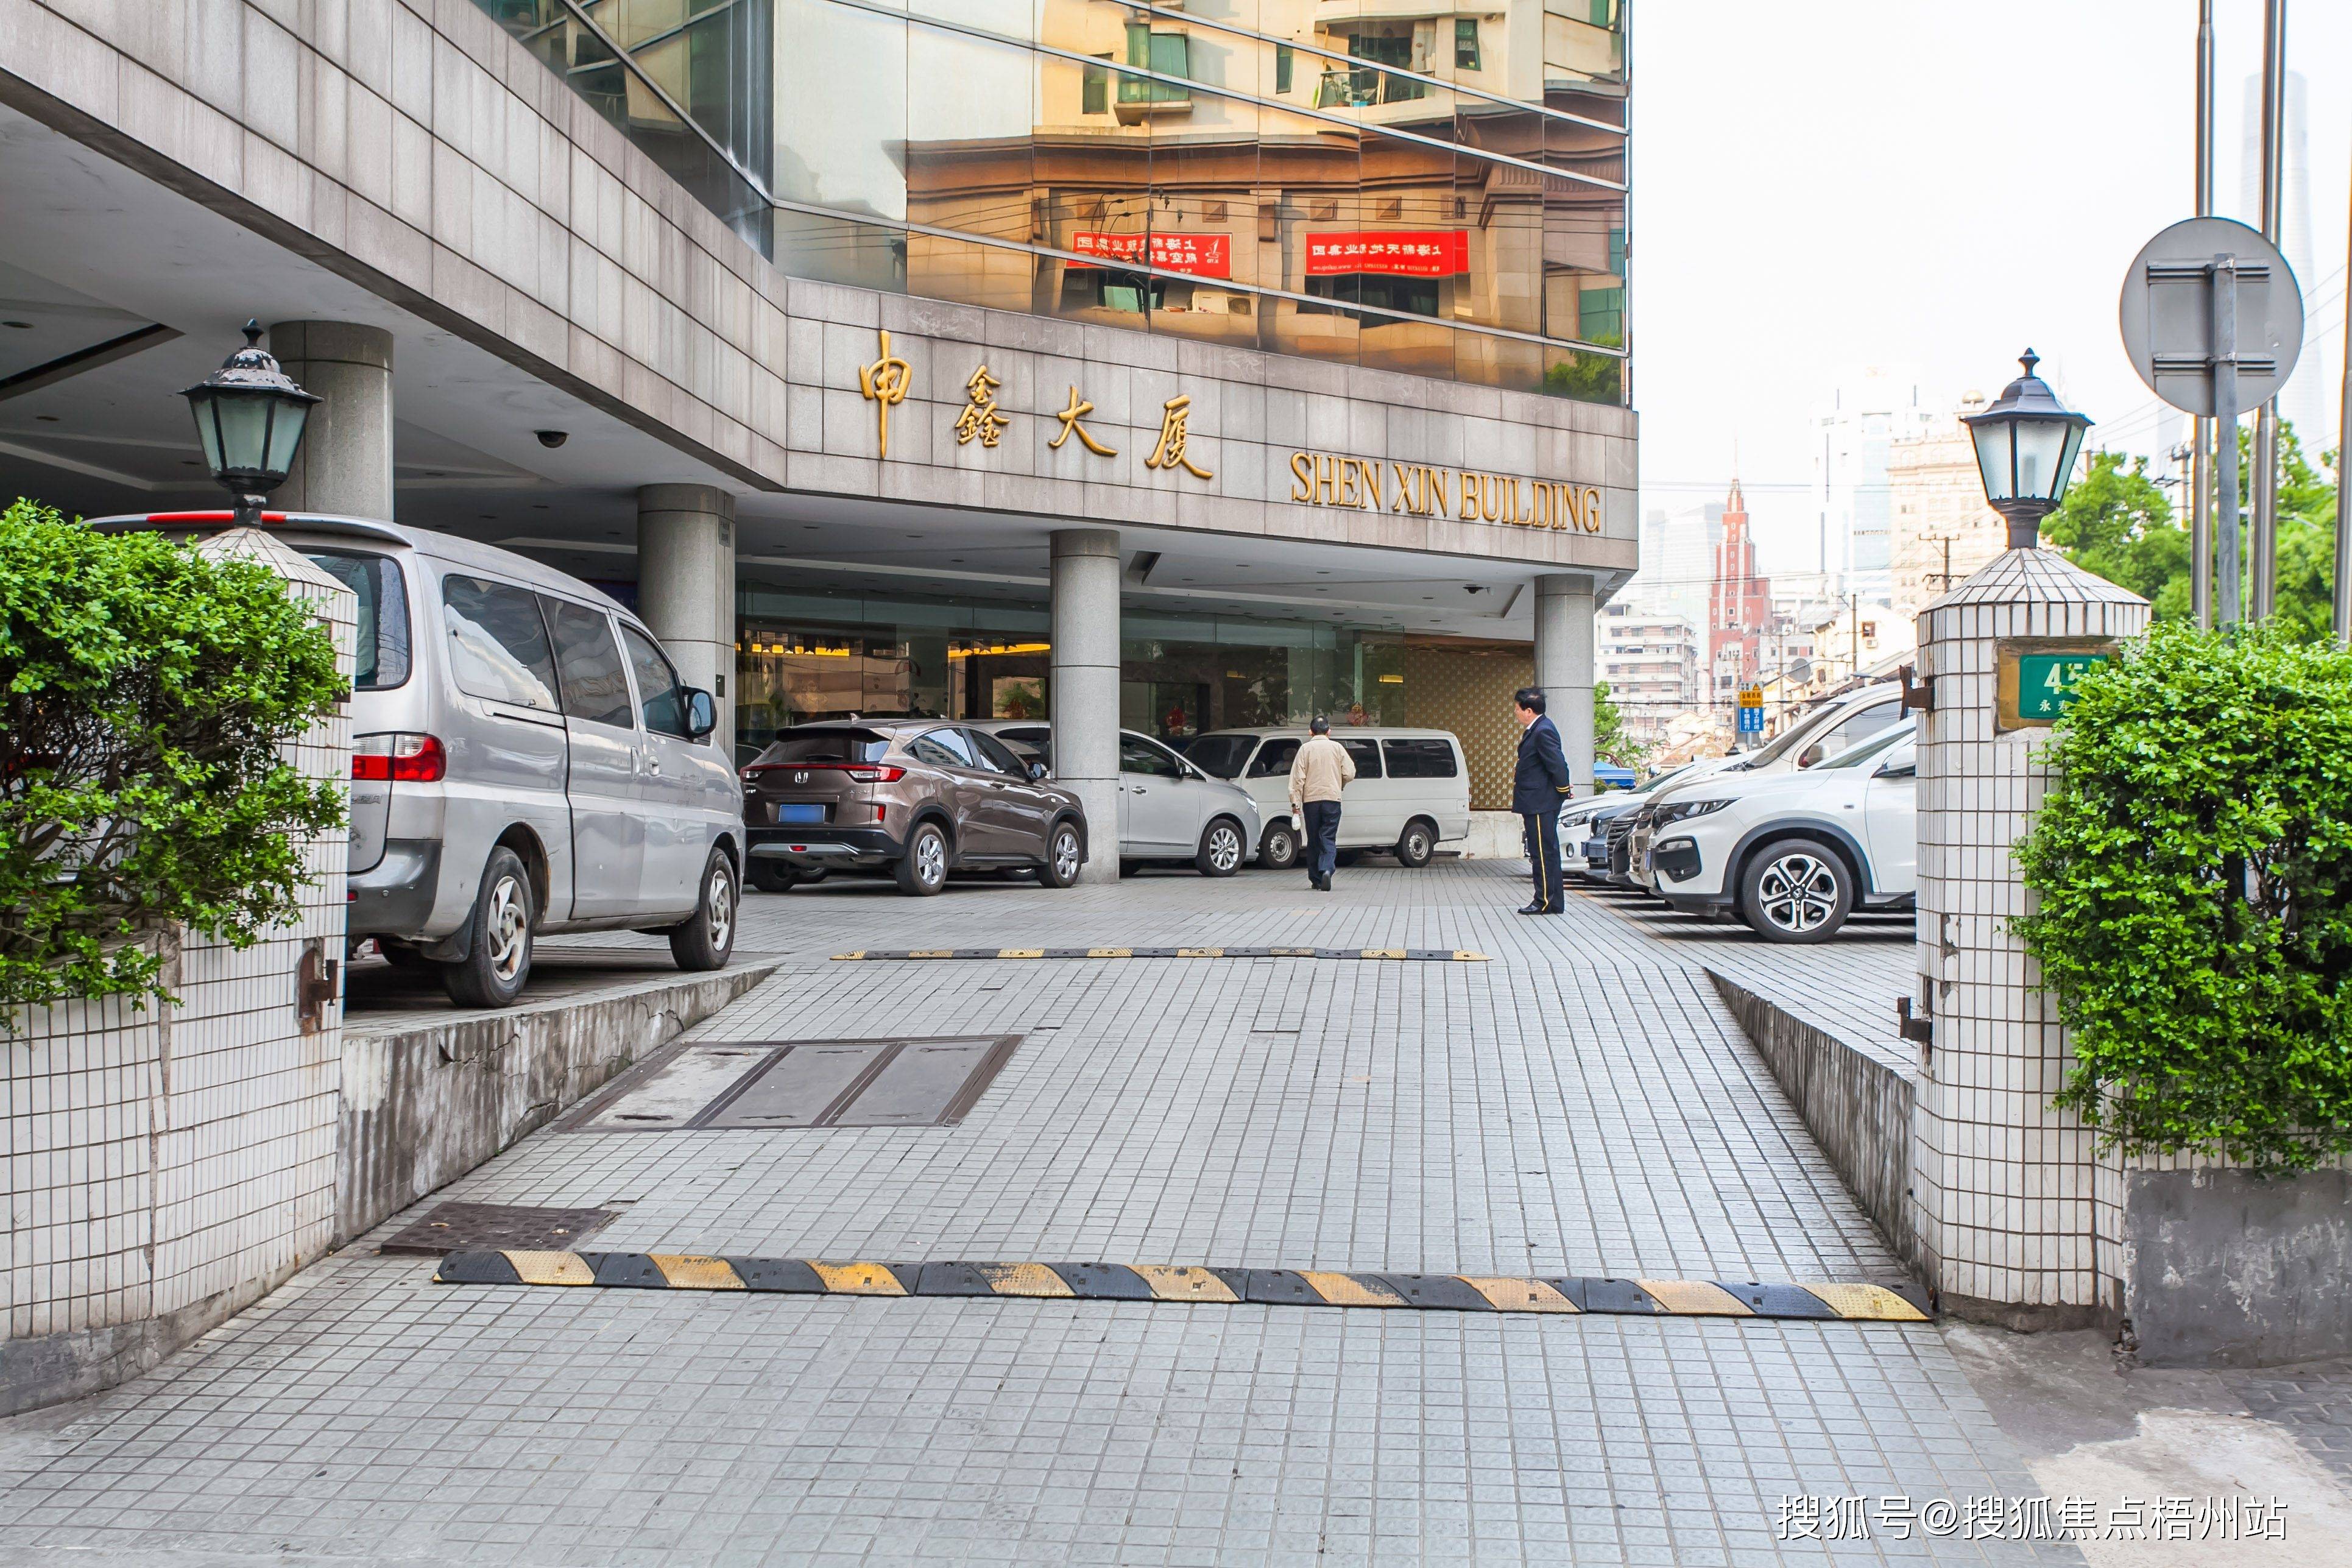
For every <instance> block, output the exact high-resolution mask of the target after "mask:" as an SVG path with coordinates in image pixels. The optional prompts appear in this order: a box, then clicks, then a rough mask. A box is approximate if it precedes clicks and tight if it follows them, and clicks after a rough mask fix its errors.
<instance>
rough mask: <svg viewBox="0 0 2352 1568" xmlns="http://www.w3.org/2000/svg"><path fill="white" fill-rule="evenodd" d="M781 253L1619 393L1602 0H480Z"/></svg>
mask: <svg viewBox="0 0 2352 1568" xmlns="http://www.w3.org/2000/svg"><path fill="white" fill-rule="evenodd" d="M478 3H479V4H481V5H484V6H485V7H486V8H488V9H489V10H490V11H491V12H492V13H493V14H494V15H496V16H498V17H499V20H501V21H502V22H504V23H505V24H506V26H508V27H509V30H511V31H513V32H514V33H515V34H516V35H517V36H518V37H521V38H522V39H524V40H525V41H526V42H527V43H528V44H529V46H530V47H531V48H532V49H533V50H534V51H536V52H537V53H538V54H539V55H540V56H541V58H543V59H545V60H546V61H548V63H549V64H550V65H551V66H552V67H554V68H556V69H558V70H560V71H561V72H562V73H563V75H564V77H565V79H567V80H568V81H569V82H570V83H571V84H572V87H573V88H574V89H576V90H578V91H580V92H581V93H583V95H584V96H586V97H587V98H588V99H589V100H591V101H593V102H594V103H595V104H596V105H597V106H598V108H599V109H600V110H603V112H604V114H605V115H606V116H607V117H608V118H609V119H611V120H612V121H614V123H615V124H617V125H619V126H621V127H622V128H623V129H624V130H625V132H627V133H628V134H629V136H630V137H631V138H632V139H633V140H634V141H635V142H637V143H638V145H640V146H641V147H644V148H646V149H647V150H648V151H650V152H652V153H654V155H655V156H656V159H657V160H658V161H660V162H661V163H662V164H663V165H664V167H666V168H667V169H668V170H669V171H670V172H671V173H672V174H674V175H675V176H676V177H677V178H678V179H679V180H680V181H681V183H683V184H685V185H686V186H687V188H688V189H689V190H691V191H692V192H694V194H695V195H697V196H698V197H699V198H700V199H701V200H702V201H703V202H704V203H705V204H706V205H709V206H710V207H711V208H712V209H713V210H714V211H716V212H718V213H719V214H720V215H721V216H724V217H725V218H726V219H727V220H728V221H729V223H730V225H732V226H735V227H736V229H737V230H738V232H739V233H741V234H742V235H744V236H745V237H747V238H749V239H751V241H752V242H753V243H754V244H755V245H757V246H758V247H760V248H761V250H762V251H764V252H765V253H766V254H767V255H768V256H769V257H770V258H772V259H773V260H774V261H775V263H776V264H777V266H778V267H779V268H782V270H783V271H785V272H788V273H791V274H793V275H794V276H799V277H806V278H812V279H821V280H826V281H834V282H840V283H845V284H852V285H856V286H858V287H863V288H869V289H883V290H887V291H891V292H904V293H910V294H915V295H920V296H925V297H929V298H933V299H939V300H953V301H957V302H960V303H964V304H971V305H981V306H986V307H990V308H992V309H997V310H1022V311H1028V312H1032V313H1035V314H1039V315H1046V316H1055V317H1061V318H1066V319H1069V320H1075V321H1092V322H1099V323H1103V324H1107V325H1112V326H1119V327H1127V328H1135V329H1140V330H1144V331H1153V332H1163V333H1170V334H1173V335H1176V336H1180V337H1184V338H1188V339H1196V340H1201V341H1204V342H1216V343H1223V344H1228V345H1231V346H1234V347H1239V348H1249V349H1258V350H1265V351H1268V352H1272V353H1288V354H1297V355H1303V356H1308V357H1311V358H1315V359H1318V360H1325V361H1334V362H1339V363H1350V364H1358V365H1363V366H1368V367H1371V368H1375V369H1381V370H1390V371H1399V372H1403V373H1407V374H1413V375H1423V376H1435V377H1443V378H1445V379H1449V380H1456V381H1464V382H1471V383H1476V384H1485V385H1493V386H1500V387H1507V388H1511V389H1514V390H1518V391H1527V392H1541V393H1549V394H1552V395H1559V396H1564V397H1570V398H1577V399H1580V400H1584V401H1588V402H1599V403H1621V402H1623V401H1624V400H1625V398H1626V395H1627V377H1626V374H1625V359H1624V349H1625V346H1626V340H1625V325H1624V323H1625V289H1626V255H1627V240H1626V232H1627V224H1626V201H1627V198H1626V155H1625V143H1626V135H1625V127H1626V109H1627V72H1626V58H1625V34H1624V28H1623V25H1622V24H1623V17H1622V0H1494V3H1493V4H1490V5H1481V6H1476V7H1468V8H1455V7H1453V6H1449V5H1436V4H1431V3H1427V0H1422V3H1415V0H1192V3H1190V4H1185V5H1150V4H1120V3H1117V0H908V3H906V4H890V3H886V0H478Z"/></svg>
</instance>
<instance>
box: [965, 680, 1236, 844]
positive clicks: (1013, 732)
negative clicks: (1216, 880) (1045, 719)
mask: <svg viewBox="0 0 2352 1568" xmlns="http://www.w3.org/2000/svg"><path fill="white" fill-rule="evenodd" d="M966 728H968V729H972V730H979V731H984V732H986V733H988V734H992V735H994V736H995V737H996V738H997V739H998V740H1000V741H1011V742H1016V743H1018V744H1020V745H1024V746H1026V747H1028V748H1029V749H1030V750H1031V751H1033V752H1036V753H1037V754H1038V755H1039V756H1040V757H1043V758H1044V759H1045V765H1046V766H1048V767H1051V766H1053V763H1054V731H1053V727H1052V726H1051V725H1049V724H1039V723H1036V722H1034V721H1030V720H1014V719H983V720H979V721H974V722H972V723H971V724H968V725H967V726H966ZM1257 837H1258V816H1257V803H1256V802H1255V801H1253V800H1252V799H1250V797H1249V794H1248V792H1247V791H1245V790H1243V789H1241V788H1239V787H1237V786H1236V785H1234V784H1227V783H1226V782H1225V781H1224V780H1223V779H1220V778H1212V777H1211V776H1210V775H1209V774H1207V773H1203V772H1202V771H1201V769H1200V768H1198V767H1196V766H1194V765H1193V764H1192V763H1188V762H1186V761H1185V760H1184V759H1183V758H1182V757H1180V756H1178V755H1177V754H1176V753H1175V752H1171V751H1170V750H1169V749H1168V748H1167V747H1165V746H1163V745H1161V744H1160V742H1157V741H1155V740H1153V739H1152V738H1151V737H1150V736H1149V735H1139V734H1137V733H1136V732H1135V731H1132V730H1121V731H1119V732H1118V859H1119V871H1120V873H1121V874H1122V875H1124V874H1125V873H1126V872H1128V871H1129V870H1130V869H1132V868H1134V867H1135V866H1137V865H1139V864H1141V863H1143V862H1146V861H1186V862H1189V863H1190V864H1191V865H1192V867H1193V868H1195V869H1197V870H1198V871H1199V872H1200V873H1201V875H1202V876H1204V877H1230V876H1232V875H1233V874H1234V872H1236V871H1238V870H1240V869H1241V868H1242V867H1243V865H1244V863H1246V862H1247V861H1248V859H1249V858H1250V857H1251V856H1252V855H1253V854H1255V853H1256V850H1257Z"/></svg>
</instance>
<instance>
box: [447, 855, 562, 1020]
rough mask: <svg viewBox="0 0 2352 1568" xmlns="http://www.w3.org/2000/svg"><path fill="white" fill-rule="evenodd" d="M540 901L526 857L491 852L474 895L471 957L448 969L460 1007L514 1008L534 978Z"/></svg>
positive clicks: (468, 951)
mask: <svg viewBox="0 0 2352 1568" xmlns="http://www.w3.org/2000/svg"><path fill="white" fill-rule="evenodd" d="M538 903H539V900H538V896H537V893H536V890H535V889H533V888H532V887H531V885H530V872H529V871H526V870H525V869H523V864H522V858H521V857H520V856H518V855H517V854H516V853H515V852H514V851H513V850H511V849H509V848H507V847H505V846H504V845H501V846H499V847H498V848H496V849H493V850H491V851H490V858H489V861H488V864H487V865H485V866H484V867H483V868H482V883H481V886H480V887H479V888H478V889H475V891H474V918H473V926H472V929H471V931H469V933H468V935H467V943H466V956H465V957H464V958H462V959H459V960H458V961H457V963H452V964H447V965H445V966H444V967H443V969H442V971H441V988H442V989H443V990H444V991H446V992H447V993H448V994H449V1000H450V1001H452V1002H455V1003H457V1005H459V1006H460V1007H510V1006H512V1005H514V1000H515V998H516V997H518V996H520V995H521V994H522V988H523V984H524V983H525V982H526V981H528V980H530V950H531V933H532V931H533V928H535V927H536V926H537V925H538V924H539V909H538Z"/></svg>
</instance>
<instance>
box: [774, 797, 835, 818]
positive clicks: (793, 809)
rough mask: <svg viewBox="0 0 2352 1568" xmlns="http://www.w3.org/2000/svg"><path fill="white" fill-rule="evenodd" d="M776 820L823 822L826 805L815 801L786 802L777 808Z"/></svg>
mask: <svg viewBox="0 0 2352 1568" xmlns="http://www.w3.org/2000/svg"><path fill="white" fill-rule="evenodd" d="M776 820H777V821H778V822H823V821H824V802H823V801H814V800H810V801H791V802H786V803H784V804H782V805H778V806H777V807H776Z"/></svg>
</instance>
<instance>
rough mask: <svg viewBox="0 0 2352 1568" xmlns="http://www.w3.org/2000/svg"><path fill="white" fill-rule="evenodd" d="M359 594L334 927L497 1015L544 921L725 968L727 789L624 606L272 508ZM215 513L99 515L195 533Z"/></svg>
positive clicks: (709, 723) (221, 523) (732, 868)
mask: <svg viewBox="0 0 2352 1568" xmlns="http://www.w3.org/2000/svg"><path fill="white" fill-rule="evenodd" d="M267 515H268V522H267V524H266V526H267V527H268V531H270V532H271V533H272V534H275V535H277V536H278V537H279V538H280V539H281V540H282V541H283V542H285V543H286V544H287V545H288V546H289V548H291V549H294V550H297V551H299V552H301V553H302V554H303V555H305V556H306V557H308V558H309V559H310V561H312V562H313V563H316V564H317V565H319V566H320V568H321V569H323V570H324V571H326V572H328V573H329V574H331V575H333V576H334V577H336V578H337V579H338V580H340V581H341V582H342V583H343V584H346V585H348V586H349V587H350V588H351V589H352V593H353V594H354V595H357V597H358V600H359V629H358V638H357V640H358V645H359V664H358V669H357V673H356V675H355V677H354V679H353V682H352V685H353V691H352V816H351V863H350V872H351V877H350V908H351V921H350V926H349V931H350V933H351V941H352V945H353V946H354V947H356V946H357V945H358V943H359V942H361V941H362V940H363V939H365V938H369V937H373V938H374V939H376V943H377V946H378V947H379V948H380V949H381V951H382V952H383V954H384V956H385V957H386V958H388V959H389V960H391V961H392V962H393V963H395V964H399V965H403V966H415V967H429V968H431V969H433V970H435V971H436V972H437V973H438V974H439V976H440V978H441V982H442V984H443V986H444V988H445V989H446V990H447V992H448V993H449V995H450V998H451V999H452V1000H453V1001H456V1002H458V1003H461V1004H465V1005H471V1006H488V1007H502V1006H505V1005H508V1004H509V1003H511V1002H513V1001H514V999H515V998H516V996H517V995H518V994H520V993H521V991H522V987H523V983H524V982H525V981H526V980H527V979H529V978H530V962H531V946H532V942H533V939H534V938H535V937H536V936H538V935H540V934H542V933H549V932H556V931H648V932H656V933H659V934H663V935H667V937H668V938H669V945H670V951H671V952H672V953H674V954H675V955H676V956H677V964H678V967H679V968H681V969H688V970H704V969H719V968H723V967H724V966H725V965H726V963H727V961H728V959H729V957H730V954H731V953H732V952H733V951H734V946H735V914H736V903H737V897H738V889H740V886H741V877H742V853H743V796H742V786H741V785H740V783H738V781H737V779H736V777H735V770H734V768H733V767H732V766H730V764H729V763H728V760H727V758H726V757H724V756H722V755H721V754H720V753H719V746H718V744H717V742H716V741H715V740H714V738H713V732H714V731H716V730H717V728H718V709H717V706H716V704H715V703H714V701H713V700H712V698H711V696H710V694H709V692H707V691H702V690H698V689H695V688H692V687H689V686H687V685H685V684H683V683H682V682H681V681H680V680H679V679H678V677H677V668H676V667H675V666H674V665H672V664H671V662H670V659H669V656H668V655H667V654H666V653H665V652H663V651H662V646H661V643H660V642H659V641H658V640H657V639H656V637H654V635H653V634H652V633H651V632H648V631H647V630H646V628H645V626H643V625H642V624H640V623H639V622H638V621H637V619H636V618H635V616H632V615H630V614H629V612H628V611H626V610H625V609H623V608H622V607H621V606H620V605H617V604H615V603H614V601H613V600H611V599H610V598H607V597H606V596H605V595H603V594H601V593H599V592H598V591H597V590H595V589H594V588H592V587H590V586H589V585H588V584H585V583H583V582H581V581H580V580H579V579H578V578H576V577H570V576H566V575H565V574H562V573H561V572H557V571H554V570H552V569H551V568H549V567H545V566H541V565H540V564H538V563H536V562H532V561H529V560H526V559H524V558H523V557H522V556H520V555H516V554H514V553H512V552H509V551H504V550H499V549H497V548H495V547H493V546H490V545H487V544H477V543H474V542H471V541H469V540H464V539H458V538H456V537H454V536H452V535H449V534H446V533H435V532H432V531H429V530H425V529H419V528H407V527H404V526H402V525H400V524H398V523H390V522H377V521H371V520H368V519H363V518H342V517H320V516H311V515H306V514H300V513H296V514H289V515H286V516H285V517H284V520H283V521H278V517H279V514H278V513H274V512H273V513H269V514H267ZM228 523H229V514H228V513H226V512H218V513H186V512H183V513H164V514H159V515H158V516H156V517H153V518H145V517H121V518H108V519H103V520H100V521H98V522H97V523H96V524H95V526H99V527H106V528H114V529H133V528H138V529H145V528H156V529H174V530H194V531H206V530H215V529H221V528H226V527H227V526H228Z"/></svg>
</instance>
